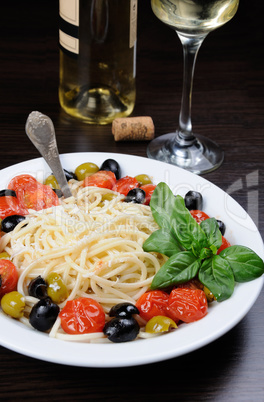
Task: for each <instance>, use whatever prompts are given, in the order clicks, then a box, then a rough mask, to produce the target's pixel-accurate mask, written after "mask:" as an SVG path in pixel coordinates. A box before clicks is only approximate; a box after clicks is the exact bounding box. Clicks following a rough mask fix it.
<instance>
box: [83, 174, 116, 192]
mask: <svg viewBox="0 0 264 402" xmlns="http://www.w3.org/2000/svg"><path fill="white" fill-rule="evenodd" d="M115 183H116V176H115V174H114V173H113V172H111V171H110V170H109V171H108V170H99V171H98V172H96V173H93V174H92V175H91V176H88V177H86V178H85V179H84V181H83V187H88V186H94V187H100V188H108V189H109V190H112V189H113V187H114V185H115Z"/></svg>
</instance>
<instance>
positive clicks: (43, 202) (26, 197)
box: [16, 183, 59, 211]
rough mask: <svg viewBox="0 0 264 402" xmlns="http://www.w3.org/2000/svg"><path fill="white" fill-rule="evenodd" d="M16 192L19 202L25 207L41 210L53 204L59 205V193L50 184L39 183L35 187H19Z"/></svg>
mask: <svg viewBox="0 0 264 402" xmlns="http://www.w3.org/2000/svg"><path fill="white" fill-rule="evenodd" d="M16 193H17V198H18V201H19V204H20V205H22V206H23V207H24V208H28V209H29V208H31V209H34V210H35V211H40V210H42V209H46V208H50V207H52V206H53V205H54V206H55V205H59V198H58V196H57V194H56V193H55V192H54V191H53V190H52V188H51V187H50V186H48V185H44V184H40V183H39V185H37V187H36V188H35V189H33V188H32V189H31V190H30V189H26V190H24V189H18V190H17V192H16Z"/></svg>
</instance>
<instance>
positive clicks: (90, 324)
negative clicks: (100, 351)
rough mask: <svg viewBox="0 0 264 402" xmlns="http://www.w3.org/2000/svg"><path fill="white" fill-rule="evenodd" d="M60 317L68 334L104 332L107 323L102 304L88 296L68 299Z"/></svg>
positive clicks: (62, 325)
mask: <svg viewBox="0 0 264 402" xmlns="http://www.w3.org/2000/svg"><path fill="white" fill-rule="evenodd" d="M59 317H60V319H61V327H62V329H63V331H65V332H66V333H67V334H89V333H92V332H102V330H103V328H104V325H105V313H104V310H103V308H102V306H100V304H99V303H98V302H97V301H96V300H93V299H91V298H88V297H79V298H78V299H74V300H69V301H67V303H66V305H65V307H63V309H62V310H61V312H60V314H59Z"/></svg>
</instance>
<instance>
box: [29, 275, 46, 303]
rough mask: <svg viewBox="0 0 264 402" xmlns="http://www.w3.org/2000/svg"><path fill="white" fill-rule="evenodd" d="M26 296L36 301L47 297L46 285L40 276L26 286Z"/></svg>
mask: <svg viewBox="0 0 264 402" xmlns="http://www.w3.org/2000/svg"><path fill="white" fill-rule="evenodd" d="M28 294H29V296H33V297H36V298H37V299H44V298H45V297H47V283H46V281H45V279H43V278H42V277H41V276H40V275H39V276H37V277H36V278H34V279H32V280H31V281H30V283H29V285H28Z"/></svg>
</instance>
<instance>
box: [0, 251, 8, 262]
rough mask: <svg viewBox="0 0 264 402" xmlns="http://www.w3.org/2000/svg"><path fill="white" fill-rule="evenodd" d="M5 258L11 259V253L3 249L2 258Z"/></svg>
mask: <svg viewBox="0 0 264 402" xmlns="http://www.w3.org/2000/svg"><path fill="white" fill-rule="evenodd" d="M1 259H4V260H9V259H10V255H9V254H8V253H7V252H6V251H3V252H2V253H0V260H1Z"/></svg>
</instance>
